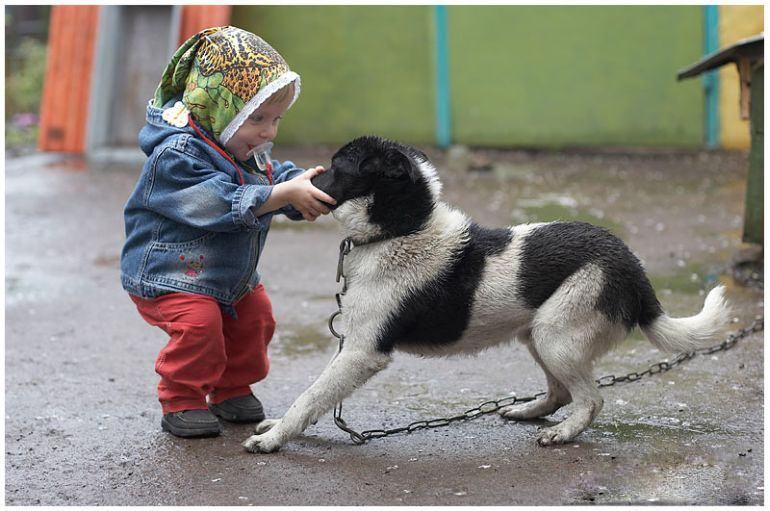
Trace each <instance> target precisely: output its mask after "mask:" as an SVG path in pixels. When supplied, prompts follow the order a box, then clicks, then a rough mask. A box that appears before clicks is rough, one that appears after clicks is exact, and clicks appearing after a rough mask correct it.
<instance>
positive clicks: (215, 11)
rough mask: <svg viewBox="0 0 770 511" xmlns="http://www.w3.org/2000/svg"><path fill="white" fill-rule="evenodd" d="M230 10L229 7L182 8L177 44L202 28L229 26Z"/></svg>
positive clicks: (202, 6) (190, 6)
mask: <svg viewBox="0 0 770 511" xmlns="http://www.w3.org/2000/svg"><path fill="white" fill-rule="evenodd" d="M232 10H233V8H232V6H230V5H185V6H184V7H182V22H181V23H180V27H179V44H180V45H181V44H182V43H183V42H185V41H186V40H187V39H189V38H190V37H192V36H193V35H195V34H197V33H198V32H200V31H201V30H203V29H204V28H209V27H221V26H224V25H229V24H230V14H231V13H232Z"/></svg>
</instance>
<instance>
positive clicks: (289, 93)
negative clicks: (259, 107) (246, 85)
mask: <svg viewBox="0 0 770 511" xmlns="http://www.w3.org/2000/svg"><path fill="white" fill-rule="evenodd" d="M293 97H294V82H291V83H289V84H288V85H286V86H284V87H281V88H280V89H278V90H277V91H275V92H274V93H272V94H271V95H270V96H269V97H268V98H267V99H266V100H265V102H264V103H263V104H264V105H275V104H276V103H285V102H287V101H290V100H291V98H293Z"/></svg>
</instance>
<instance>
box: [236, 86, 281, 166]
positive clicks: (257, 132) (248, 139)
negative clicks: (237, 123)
mask: <svg viewBox="0 0 770 511" xmlns="http://www.w3.org/2000/svg"><path fill="white" fill-rule="evenodd" d="M290 102H291V98H289V97H287V98H286V100H285V101H282V102H275V103H270V104H262V105H261V106H260V107H259V108H257V109H256V110H254V112H252V114H251V115H250V116H249V117H248V118H247V119H246V120H245V121H244V122H243V124H242V125H241V127H240V128H238V131H236V132H235V134H233V136H232V137H231V138H230V140H228V141H227V144H225V149H227V150H228V151H230V152H231V153H232V154H233V156H235V157H236V158H237V159H238V160H241V161H246V160H247V159H248V156H247V154H248V152H249V151H250V150H251V149H252V148H253V147H255V146H258V145H259V144H263V143H265V142H272V140H273V139H274V138H275V137H276V135H278V123H279V122H280V121H281V116H282V115H283V114H284V113H285V112H286V110H287V109H288V108H289V103H290Z"/></svg>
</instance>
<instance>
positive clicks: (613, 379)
mask: <svg viewBox="0 0 770 511" xmlns="http://www.w3.org/2000/svg"><path fill="white" fill-rule="evenodd" d="M352 249H353V242H352V240H351V239H350V238H345V239H344V240H343V241H342V243H341V244H340V257H339V262H338V263H337V282H339V281H340V279H342V289H341V290H340V292H339V293H337V294H335V295H334V296H335V298H336V300H337V310H336V311H335V312H334V313H333V314H332V315H331V316H330V317H329V330H330V331H331V333H332V335H333V336H334V337H336V338H337V339H338V340H339V343H340V345H339V350H338V351H337V354H339V352H340V351H342V346H343V344H344V342H345V336H344V335H343V334H340V333H339V332H337V331H336V330H335V328H334V320H335V319H336V318H337V316H340V315H342V296H343V295H344V294H345V293H346V292H347V289H348V283H347V279H346V277H345V272H344V271H343V262H344V260H345V256H346V255H348V254H349V253H350V251H351V250H352ZM764 327H765V320H764V317H763V316H757V317H756V318H755V319H754V321H753V322H752V323H751V324H750V325H749V326H747V327H745V328H741V329H740V330H737V331H736V332H733V333H731V334H729V335H728V336H727V339H725V340H724V341H723V342H721V343H720V344H717V345H715V346H709V347H705V348H698V349H696V350H693V351H688V352H686V353H680V354H679V355H677V356H676V357H675V358H674V359H673V360H671V361H669V360H663V361H661V362H658V363H656V364H652V365H651V366H649V367H648V368H647V369H645V370H644V371H642V372H631V373H628V374H625V375H623V376H615V375H614V374H608V375H605V376H602V377H601V378H598V379H597V380H596V383H597V384H598V387H600V388H601V387H611V386H612V385H617V384H619V383H630V382H635V381H639V380H640V379H642V378H644V377H647V376H653V375H655V374H661V373H665V372H666V371H670V370H671V369H673V368H674V367H676V366H678V365H680V364H682V363H684V362H687V361H689V360H692V359H693V358H695V357H696V356H698V355H710V354H712V353H717V352H720V351H727V350H729V349H730V348H732V347H733V346H735V344H736V343H737V342H738V341H740V340H741V339H744V338H746V337H748V336H749V335H751V334H753V333H755V332H761V331H762V330H764ZM545 394H546V393H545V392H538V393H536V394H533V395H531V396H523V397H518V396H515V395H513V396H506V397H504V398H501V399H497V400H494V401H485V402H484V403H481V404H480V405H479V406H477V407H475V408H471V409H470V410H466V411H464V412H463V413H461V414H459V415H454V416H452V417H442V418H437V419H430V420H419V421H415V422H412V423H411V424H408V425H406V426H403V427H400V428H392V429H370V430H366V431H362V432H360V433H359V432H358V431H355V430H354V429H352V428H351V427H350V426H348V424H347V422H345V419H343V418H342V401H340V402H339V403H337V405H336V406H335V407H334V424H336V425H337V427H338V428H340V429H341V430H343V431H344V432H346V433H348V434H349V435H350V439H351V440H352V441H353V443H355V444H363V443H366V441H367V440H370V439H372V438H383V437H387V436H392V435H397V434H399V433H411V432H413V431H417V430H420V429H431V428H438V427H442V426H448V425H449V424H452V423H453V422H458V421H465V420H472V419H476V418H478V417H481V416H482V415H488V414H490V413H495V412H497V411H498V410H500V408H503V407H505V406H511V405H515V404H519V403H527V402H529V401H534V400H535V399H537V398H539V397H541V396H544V395H545Z"/></svg>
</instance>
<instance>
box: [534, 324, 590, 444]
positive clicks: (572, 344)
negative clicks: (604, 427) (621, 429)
mask: <svg viewBox="0 0 770 511" xmlns="http://www.w3.org/2000/svg"><path fill="white" fill-rule="evenodd" d="M594 335H596V332H590V331H585V330H583V331H579V330H578V331H571V332H564V331H562V332H558V331H556V330H552V329H548V328H544V329H540V331H537V330H536V331H533V339H532V342H533V347H534V349H535V350H536V351H537V353H538V354H539V355H540V359H541V361H542V363H543V365H544V366H545V367H547V368H548V371H550V373H551V374H552V376H553V377H554V378H555V379H556V380H558V382H559V383H560V384H561V385H563V386H564V387H565V388H566V389H567V391H568V392H569V394H570V395H571V396H572V402H573V405H572V406H573V410H572V414H571V415H570V416H569V417H567V418H566V419H565V420H564V421H562V422H560V423H559V424H557V425H555V426H552V427H550V428H545V429H542V430H541V431H540V433H539V434H538V439H537V442H538V444H540V445H552V444H562V443H565V442H569V441H571V440H572V439H574V438H575V437H576V436H577V435H579V434H580V433H581V432H582V431H583V430H585V429H586V428H587V427H588V425H589V424H591V422H592V421H593V420H594V418H595V417H596V416H597V415H598V414H599V412H600V411H601V409H602V406H603V404H604V400H603V399H602V396H601V395H600V394H599V390H598V389H597V387H596V382H595V381H594V378H593V374H592V372H593V371H592V370H593V349H592V344H593V340H592V339H593V336H594Z"/></svg>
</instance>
